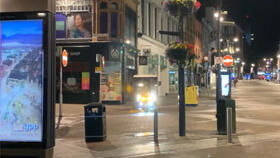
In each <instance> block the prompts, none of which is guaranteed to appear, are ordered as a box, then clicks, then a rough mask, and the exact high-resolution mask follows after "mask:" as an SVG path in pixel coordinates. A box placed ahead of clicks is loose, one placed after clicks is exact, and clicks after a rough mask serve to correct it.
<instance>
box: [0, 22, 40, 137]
mask: <svg viewBox="0 0 280 158" xmlns="http://www.w3.org/2000/svg"><path fill="white" fill-rule="evenodd" d="M43 58H44V50H43V20H40V19H34V20H32V19H29V20H1V21H0V142H42V135H43V85H44V84H43V77H44V76H43V72H44V71H43V69H44V65H43V64H44V62H43V60H44V59H43Z"/></svg>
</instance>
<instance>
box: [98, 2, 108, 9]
mask: <svg viewBox="0 0 280 158" xmlns="http://www.w3.org/2000/svg"><path fill="white" fill-rule="evenodd" d="M107 7H108V6H107V3H106V2H101V3H100V7H99V8H100V9H107Z"/></svg>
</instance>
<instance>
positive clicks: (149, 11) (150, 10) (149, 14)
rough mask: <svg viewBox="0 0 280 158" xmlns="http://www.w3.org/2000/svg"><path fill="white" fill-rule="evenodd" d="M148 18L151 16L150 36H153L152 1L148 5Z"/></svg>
mask: <svg viewBox="0 0 280 158" xmlns="http://www.w3.org/2000/svg"><path fill="white" fill-rule="evenodd" d="M148 18H149V25H148V26H149V36H152V6H151V3H149V7H148Z"/></svg>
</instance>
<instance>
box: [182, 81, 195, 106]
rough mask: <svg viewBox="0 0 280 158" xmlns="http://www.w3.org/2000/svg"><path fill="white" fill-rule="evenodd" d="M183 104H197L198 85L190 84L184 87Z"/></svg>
mask: <svg viewBox="0 0 280 158" xmlns="http://www.w3.org/2000/svg"><path fill="white" fill-rule="evenodd" d="M185 104H186V105H188V106H197V105H198V87H197V86H190V87H186V88H185Z"/></svg>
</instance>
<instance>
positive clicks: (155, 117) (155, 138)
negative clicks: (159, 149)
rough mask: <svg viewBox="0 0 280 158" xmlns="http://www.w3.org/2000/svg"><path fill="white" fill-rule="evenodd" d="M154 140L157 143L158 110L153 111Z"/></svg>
mask: <svg viewBox="0 0 280 158" xmlns="http://www.w3.org/2000/svg"><path fill="white" fill-rule="evenodd" d="M154 141H155V143H156V144H158V111H157V109H155V111H154Z"/></svg>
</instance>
